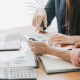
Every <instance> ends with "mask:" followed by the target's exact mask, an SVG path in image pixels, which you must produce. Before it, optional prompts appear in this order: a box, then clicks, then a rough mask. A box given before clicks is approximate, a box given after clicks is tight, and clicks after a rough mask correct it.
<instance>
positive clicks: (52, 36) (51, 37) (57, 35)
mask: <svg viewBox="0 0 80 80" xmlns="http://www.w3.org/2000/svg"><path fill="white" fill-rule="evenodd" d="M58 34H59V33H58ZM58 34H55V35H53V36H51V37H50V38H49V39H48V43H49V42H50V41H51V39H52V38H53V37H55V36H58Z"/></svg>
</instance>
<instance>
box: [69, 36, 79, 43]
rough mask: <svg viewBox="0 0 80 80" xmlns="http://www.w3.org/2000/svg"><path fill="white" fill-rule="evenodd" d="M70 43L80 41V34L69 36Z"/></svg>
mask: <svg viewBox="0 0 80 80" xmlns="http://www.w3.org/2000/svg"><path fill="white" fill-rule="evenodd" d="M70 39H71V41H72V44H74V43H77V42H80V36H70Z"/></svg>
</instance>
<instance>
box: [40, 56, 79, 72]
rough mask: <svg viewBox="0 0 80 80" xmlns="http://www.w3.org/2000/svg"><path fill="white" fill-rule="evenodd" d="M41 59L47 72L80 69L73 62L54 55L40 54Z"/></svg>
mask: <svg viewBox="0 0 80 80" xmlns="http://www.w3.org/2000/svg"><path fill="white" fill-rule="evenodd" d="M39 59H40V61H41V63H42V65H43V67H44V69H45V71H46V73H60V72H72V71H80V67H75V66H74V65H73V64H72V63H70V62H68V61H65V60H63V59H61V58H59V57H56V56H52V55H43V56H39Z"/></svg>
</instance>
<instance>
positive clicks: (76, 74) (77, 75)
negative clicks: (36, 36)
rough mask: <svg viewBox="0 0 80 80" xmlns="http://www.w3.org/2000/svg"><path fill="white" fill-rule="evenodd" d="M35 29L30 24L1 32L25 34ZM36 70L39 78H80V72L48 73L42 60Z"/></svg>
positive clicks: (63, 79) (71, 79)
mask: <svg viewBox="0 0 80 80" xmlns="http://www.w3.org/2000/svg"><path fill="white" fill-rule="evenodd" d="M34 30H35V28H33V27H31V26H28V27H23V28H22V27H21V28H14V29H5V30H0V34H3V33H21V34H22V35H24V34H32V33H35V32H34ZM38 61H39V60H38ZM35 70H36V73H37V80H80V72H68V73H57V74H46V72H45V70H44V68H43V66H42V64H41V63H40V61H39V68H37V69H35Z"/></svg>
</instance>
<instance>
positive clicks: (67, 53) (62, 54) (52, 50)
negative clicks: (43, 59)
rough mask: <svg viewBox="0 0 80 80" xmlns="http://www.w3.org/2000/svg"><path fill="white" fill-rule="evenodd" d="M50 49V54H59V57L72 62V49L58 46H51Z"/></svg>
mask: <svg viewBox="0 0 80 80" xmlns="http://www.w3.org/2000/svg"><path fill="white" fill-rule="evenodd" d="M48 51H49V52H48ZM48 51H47V52H48V54H50V55H54V56H57V57H60V58H62V59H64V60H66V61H69V62H71V60H70V53H71V51H69V50H63V49H57V48H53V47H49V49H48Z"/></svg>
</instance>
